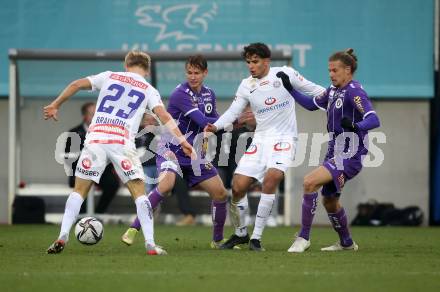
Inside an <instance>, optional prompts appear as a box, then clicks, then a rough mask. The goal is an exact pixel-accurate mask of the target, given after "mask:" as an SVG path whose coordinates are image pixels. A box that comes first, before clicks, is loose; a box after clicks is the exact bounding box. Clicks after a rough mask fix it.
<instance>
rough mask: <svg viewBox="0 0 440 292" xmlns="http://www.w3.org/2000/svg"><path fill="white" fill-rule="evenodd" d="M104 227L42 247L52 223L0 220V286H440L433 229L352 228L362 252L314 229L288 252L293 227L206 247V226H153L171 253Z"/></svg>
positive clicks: (61, 290) (439, 239)
mask: <svg viewBox="0 0 440 292" xmlns="http://www.w3.org/2000/svg"><path fill="white" fill-rule="evenodd" d="M104 228H105V232H104V238H103V240H102V241H101V242H100V243H99V244H97V245H95V246H84V245H81V244H79V243H78V242H77V241H76V239H75V238H74V237H73V236H72V235H71V241H70V242H69V244H68V246H67V247H66V249H65V250H64V251H63V253H61V254H58V255H47V254H46V253H45V251H46V248H47V247H48V246H49V244H50V243H51V242H52V241H53V240H54V239H55V237H56V235H57V234H58V231H59V226H54V225H22V226H0V291H2V292H8V291H31V292H39V291H56V292H67V291H76V292H83V291H121V292H122V291H192V292H194V291H223V292H229V291H231V292H233V291H240V292H241V291H270V292H276V291H291V292H295V291H440V229H439V228H353V229H352V233H353V235H354V238H355V240H356V241H357V242H358V244H359V247H360V250H359V251H358V252H339V253H323V252H321V251H320V250H319V248H320V247H322V246H326V245H328V244H331V243H333V242H335V241H336V240H337V237H336V233H334V231H333V230H332V229H331V228H330V227H328V228H314V229H313V231H312V236H313V238H312V247H311V249H310V250H309V251H307V252H306V253H304V254H289V253H287V252H286V250H287V248H288V247H289V246H290V244H291V240H292V237H293V234H294V232H295V230H297V228H285V227H279V228H267V229H266V230H265V233H264V238H263V244H264V246H265V247H266V249H267V251H266V252H263V253H255V252H250V251H248V250H246V249H242V250H232V251H221V250H211V249H210V248H209V242H210V235H211V229H210V228H208V227H198V226H197V227H171V226H157V227H156V240H157V243H158V244H161V245H163V246H164V247H166V249H167V251H168V253H169V255H168V256H153V257H152V256H146V255H145V252H144V248H143V240H142V236H139V237H138V238H137V241H136V243H135V244H134V245H133V246H131V247H127V246H125V245H123V244H122V243H121V242H120V240H119V238H120V235H121V234H122V233H123V232H124V231H125V226H112V225H106V226H105V227H104ZM231 231H232V229H231V228H227V229H226V233H225V234H226V235H228V236H229V235H230V233H231Z"/></svg>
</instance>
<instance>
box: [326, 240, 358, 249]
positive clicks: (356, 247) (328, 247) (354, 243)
mask: <svg viewBox="0 0 440 292" xmlns="http://www.w3.org/2000/svg"><path fill="white" fill-rule="evenodd" d="M358 249H359V246H358V245H357V244H356V242H354V241H353V244H352V245H350V246H342V245H341V243H340V242H336V243H335V244H333V245H330V246H327V247H323V248H321V251H343V250H352V251H357V250H358Z"/></svg>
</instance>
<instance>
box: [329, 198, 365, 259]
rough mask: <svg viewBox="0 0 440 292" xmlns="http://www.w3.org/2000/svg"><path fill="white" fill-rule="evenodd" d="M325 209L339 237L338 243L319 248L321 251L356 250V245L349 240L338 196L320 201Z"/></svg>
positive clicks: (346, 220) (346, 221)
mask: <svg viewBox="0 0 440 292" xmlns="http://www.w3.org/2000/svg"><path fill="white" fill-rule="evenodd" d="M322 203H323V205H324V207H325V209H326V210H327V214H328V218H329V219H330V222H331V223H332V225H333V228H334V229H335V231H336V232H337V233H338V235H339V242H336V243H335V244H333V245H331V246H328V247H324V248H321V250H322V251H341V250H354V251H356V250H358V248H359V247H358V245H357V244H356V243H355V242H354V241H353V239H352V238H351V234H350V231H349V229H348V219H347V215H346V213H345V209H344V208H343V207H342V205H341V204H340V203H339V194H335V195H334V196H328V197H324V198H323V201H322Z"/></svg>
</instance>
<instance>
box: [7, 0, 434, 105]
mask: <svg viewBox="0 0 440 292" xmlns="http://www.w3.org/2000/svg"><path fill="white" fill-rule="evenodd" d="M0 24H1V27H2V28H3V29H1V30H0V40H1V41H0V52H1V57H0V68H1V69H0V95H3V96H5V95H8V77H7V76H8V74H7V68H8V50H9V49H10V48H24V49H26V48H29V49H75V50H81V49H84V50H99V49H103V50H129V49H142V50H147V51H148V50H151V51H200V52H204V51H231V50H232V51H233V50H240V49H241V48H242V47H243V46H244V45H246V44H248V43H250V42H256V41H261V42H265V43H267V44H269V45H271V47H272V48H273V49H277V50H284V51H286V52H288V53H290V54H292V56H293V59H292V62H293V65H294V67H295V68H296V69H297V70H299V71H300V72H301V73H302V74H303V75H304V76H305V77H306V78H308V79H310V80H312V81H315V82H317V83H319V84H322V85H323V86H327V85H328V84H329V80H328V76H327V75H328V74H327V59H328V56H329V55H330V54H331V53H332V52H334V51H335V50H341V49H344V48H348V47H352V48H354V49H355V51H356V53H357V54H358V57H359V69H358V70H359V71H358V73H357V76H356V79H358V80H360V81H361V82H362V84H363V85H364V87H365V88H366V90H367V92H368V93H369V94H370V96H374V97H377V98H381V97H385V98H405V97H408V98H431V97H433V95H434V84H433V82H434V76H433V74H434V0H424V1H418V0H387V1H383V0H368V1H360V0H354V1H353V0H333V1H327V0H312V1H306V0H279V1H269V0H253V1H251V0H249V1H237V0H221V1H220V0H217V1H216V0H192V1H191V0H183V1H181V0H161V1H159V0H156V1H154V0H149V1H145V0H139V1H128V0H124V1H103V0H101V1H98V0H95V1H86V0H75V1H73V0H66V1H56V0H44V1H30V0H17V1H4V3H2V9H1V10H0ZM90 64H91V65H89V66H91V69H92V68H94V65H93V63H90ZM23 65H24V66H27V67H24V68H23V69H20V74H30V75H32V74H33V72H32V70H34V69H35V68H37V65H35V64H32V63H26V62H23ZM32 65H35V66H32ZM166 66H171V67H170V68H164V71H162V73H161V74H166V72H174V71H176V72H177V71H182V69H181V68H182V67H181V66H180V65H179V66H174V67H173V66H172V65H169V64H168V65H166ZM229 66H232V68H224V67H223V65H222V64H218V65H215V66H213V67H211V68H210V69H211V73H212V74H213V75H214V77H213V78H227V79H234V78H235V79H239V78H241V77H242V75H243V74H245V73H240V74H232V73H231V74H230V75H228V74H227V72H233V71H234V70H238V71H240V70H242V71H241V72H243V71H245V70H246V68H245V66H244V65H243V64H241V65H237V64H229ZM237 66H241V67H237ZM29 67H30V68H29ZM43 67H47V68H46V69H45V70H43V69H40V68H37V69H35V71H36V73H35V74H37V75H41V74H43V75H44V74H47V75H48V76H50V75H51V74H52V75H56V74H60V73H59V72H54V71H58V70H62V69H60V68H62V67H63V66H59V65H58V66H50V65H47V66H46V65H45V66H43ZM81 67H83V66H82V65H81ZM101 67H102V66H99V65H97V66H96V67H95V68H96V70H95V71H91V72H89V74H93V73H98V72H96V71H97V70H98V69H101ZM235 67H237V68H235ZM27 70H31V72H30V73H29V72H28V71H27ZM222 70H223V72H226V73H219V72H222ZM98 71H99V70H98ZM216 71H217V72H216ZM27 72H28V73H27ZM159 75H160V74H159ZM215 76H218V77H215ZM80 77H81V76H80ZM29 78H30V80H31V81H33V82H34V81H35V78H33V77H32V76H31V77H29ZM159 78H160V76H159ZM177 78H183V74H182V75H178V76H177ZM37 80H38V78H37ZM239 81H240V80H235V82H234V83H232V84H233V87H232V88H230V87H229V86H225V88H222V89H221V91H222V93H223V94H219V95H220V96H222V97H228V96H229V97H230V96H232V95H233V94H234V92H235V89H236V87H237V86H238V84H239ZM22 82H24V83H23V84H22V85H21V89H22V92H21V93H22V94H24V95H42V94H47V92H45V91H44V88H42V89H41V90H42V92H41V94H39V92H38V90H37V92H35V90H34V88H35V87H30V88H32V90H29V91H32V92H29V93H27V92H26V79H23V80H22ZM61 83H62V82H60V84H59V87H62V86H64V85H65V84H61ZM159 84H160V81H159ZM159 89H161V88H160V86H159ZM166 89H167V90H168V87H166ZM226 92H228V94H226ZM51 94H52V95H54V94H56V92H51ZM164 95H167V94H164Z"/></svg>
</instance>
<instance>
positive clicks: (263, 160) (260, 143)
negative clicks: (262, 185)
mask: <svg viewBox="0 0 440 292" xmlns="http://www.w3.org/2000/svg"><path fill="white" fill-rule="evenodd" d="M296 142H297V139H296V138H294V137H291V136H282V137H261V138H260V137H257V138H255V137H254V139H253V140H252V144H251V145H249V147H248V148H247V149H246V152H245V153H244V155H243V156H242V157H241V159H240V161H239V162H238V166H237V169H236V170H235V173H238V174H242V175H245V176H249V177H253V178H255V179H257V180H258V181H259V182H263V179H264V176H265V174H266V171H267V170H268V169H269V168H276V169H279V170H281V171H282V172H284V173H285V172H286V171H287V168H289V167H291V166H292V163H293V160H294V158H295V152H296Z"/></svg>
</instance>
